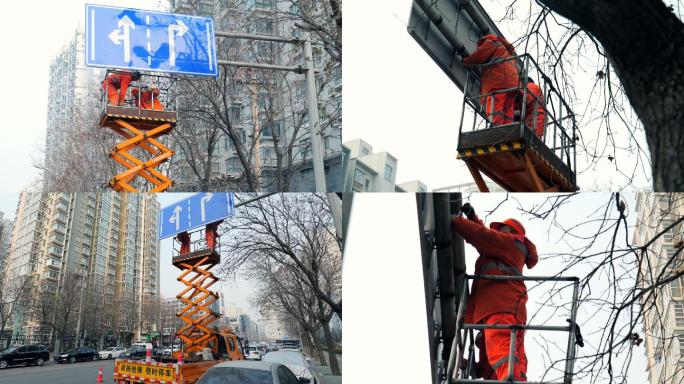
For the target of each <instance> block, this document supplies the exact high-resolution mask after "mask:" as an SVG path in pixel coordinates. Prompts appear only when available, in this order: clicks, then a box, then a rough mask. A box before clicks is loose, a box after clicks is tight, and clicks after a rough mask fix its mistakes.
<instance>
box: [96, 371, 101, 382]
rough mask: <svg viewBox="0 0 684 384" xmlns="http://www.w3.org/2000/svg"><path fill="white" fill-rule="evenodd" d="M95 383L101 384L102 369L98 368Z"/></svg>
mask: <svg viewBox="0 0 684 384" xmlns="http://www.w3.org/2000/svg"><path fill="white" fill-rule="evenodd" d="M97 382H98V383H101V382H102V368H100V369H99V370H98V371H97Z"/></svg>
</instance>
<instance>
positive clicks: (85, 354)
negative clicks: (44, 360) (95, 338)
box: [54, 347, 100, 364]
mask: <svg viewBox="0 0 684 384" xmlns="http://www.w3.org/2000/svg"><path fill="white" fill-rule="evenodd" d="M99 358H100V354H99V353H97V351H96V350H94V349H92V348H86V347H82V348H74V349H72V350H69V351H67V352H64V353H60V354H55V357H54V359H55V361H56V362H58V363H60V364H61V363H65V362H68V363H75V362H77V361H86V360H87V361H95V360H98V359H99Z"/></svg>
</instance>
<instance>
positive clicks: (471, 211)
mask: <svg viewBox="0 0 684 384" xmlns="http://www.w3.org/2000/svg"><path fill="white" fill-rule="evenodd" d="M461 213H463V214H464V215H465V216H466V217H467V218H468V220H471V221H475V220H476V219H477V214H476V213H475V208H473V206H472V205H470V203H465V204H463V206H462V207H461Z"/></svg>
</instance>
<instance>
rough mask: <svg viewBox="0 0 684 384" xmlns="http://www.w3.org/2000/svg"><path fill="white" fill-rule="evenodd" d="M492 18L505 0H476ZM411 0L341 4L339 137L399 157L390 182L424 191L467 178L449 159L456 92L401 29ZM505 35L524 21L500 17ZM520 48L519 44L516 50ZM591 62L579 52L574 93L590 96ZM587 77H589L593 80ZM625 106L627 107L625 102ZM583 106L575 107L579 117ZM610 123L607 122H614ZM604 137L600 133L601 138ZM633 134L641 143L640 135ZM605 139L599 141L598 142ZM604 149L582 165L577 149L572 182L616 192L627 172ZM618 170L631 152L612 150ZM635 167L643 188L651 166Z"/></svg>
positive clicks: (524, 5) (589, 129)
mask: <svg viewBox="0 0 684 384" xmlns="http://www.w3.org/2000/svg"><path fill="white" fill-rule="evenodd" d="M531 2H532V0H523V1H520V0H519V1H517V2H516V6H517V8H516V9H520V10H522V11H521V12H524V11H526V10H528V8H529V4H530V3H531ZM480 3H481V4H482V5H483V7H484V8H485V10H486V11H487V12H489V13H490V15H491V16H492V18H493V19H494V20H497V19H498V18H499V17H500V16H501V15H502V11H503V10H504V7H503V5H504V4H510V3H512V1H511V0H481V1H480ZM410 10H411V0H374V1H348V2H346V3H345V5H344V18H345V21H346V22H347V26H348V27H347V28H345V30H344V45H345V53H344V67H343V78H344V127H343V141H350V140H354V139H359V138H360V139H363V140H365V141H367V142H368V143H369V144H370V145H372V146H373V150H374V151H378V152H379V151H388V152H390V153H391V154H392V155H394V156H395V157H396V158H397V159H398V160H399V164H398V169H397V183H401V182H404V181H408V180H414V179H420V180H422V181H423V182H425V183H426V184H427V186H428V188H429V189H430V190H432V189H434V188H439V187H445V186H449V185H454V184H461V183H467V182H472V181H473V180H472V177H471V176H470V173H469V172H468V170H467V168H466V167H465V164H464V163H463V162H462V161H460V160H456V145H457V139H458V123H459V119H460V114H461V105H462V102H463V94H462V93H461V91H460V90H459V89H458V88H457V87H456V85H454V84H453V83H452V82H451V80H450V79H449V78H448V77H447V76H446V75H445V74H444V73H443V72H442V70H441V69H440V68H439V67H438V66H437V64H435V63H434V62H433V61H432V59H430V57H429V56H428V55H427V53H426V52H425V51H423V49H422V48H421V47H420V46H419V45H418V44H417V43H416V42H415V40H413V38H412V37H411V36H410V35H409V34H408V32H407V31H406V26H407V23H408V18H409V13H410ZM499 28H500V29H501V31H502V33H503V34H504V35H506V36H507V37H508V38H509V40H511V41H512V40H513V39H514V38H516V37H519V36H520V35H521V33H522V31H524V30H526V28H527V26H524V25H521V24H520V23H519V22H515V21H513V22H509V23H501V24H500V25H499ZM519 50H520V49H519ZM597 62H598V60H592V58H591V57H589V58H585V60H584V62H582V68H581V69H580V68H573V70H574V71H576V78H575V82H576V89H577V97H578V99H579V100H580V101H581V102H582V103H586V102H587V100H589V90H590V89H591V87H592V85H593V81H594V80H595V74H596V72H597V70H598V68H599V67H597V66H596V63H597ZM592 76H594V78H592ZM626 108H627V110H630V107H629V106H628V105H627V106H626ZM582 112H583V111H582V110H576V111H575V113H577V114H579V115H580V116H581V114H582ZM616 120H617V119H614V120H613V121H612V124H613V125H614V127H619V124H617V122H616ZM579 129H580V130H581V131H582V132H583V134H584V137H585V140H586V141H587V142H589V143H590V145H593V144H592V140H594V138H595V137H596V136H601V135H604V134H605V128H604V129H603V130H602V131H601V132H602V133H601V135H599V134H598V133H597V132H598V131H599V128H598V125H597V124H596V123H592V124H586V123H582V125H581V126H580V127H579ZM603 137H604V136H603ZM627 137H628V135H627V130H626V129H624V128H620V129H617V130H616V131H615V132H614V135H613V138H614V139H615V140H616V142H617V146H618V147H619V146H624V147H626V146H627V144H626V142H627V141H626V138H627ZM636 139H637V140H639V142H640V143H641V144H642V145H644V146H645V143H646V141H645V137H644V136H643V134H639V133H637V135H636ZM603 140H605V137H604V139H603ZM603 142H605V141H603ZM608 154H609V153H604V154H603V158H602V159H600V160H599V161H598V163H597V164H598V165H592V166H589V165H588V163H587V161H586V157H585V156H584V155H582V153H581V151H580V150H578V155H577V162H578V170H580V171H582V172H581V173H580V174H578V184H579V185H580V188H581V190H584V191H587V190H599V191H600V190H616V189H619V188H622V187H624V186H625V184H626V182H627V178H626V177H624V176H623V175H620V174H619V173H618V172H616V170H615V168H614V163H613V162H611V161H609V160H608V159H607V156H608ZM616 157H617V159H618V160H616V161H620V164H621V169H622V170H623V171H625V172H631V169H632V168H633V165H634V161H635V160H634V158H633V157H632V156H629V155H628V154H627V153H625V152H618V155H617V156H616ZM646 168H647V170H646V172H643V171H642V170H641V169H640V170H639V172H638V174H637V176H636V177H635V179H634V181H633V184H632V188H638V189H643V188H650V181H649V180H648V179H647V177H650V168H648V167H646Z"/></svg>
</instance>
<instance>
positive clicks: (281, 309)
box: [245, 258, 340, 375]
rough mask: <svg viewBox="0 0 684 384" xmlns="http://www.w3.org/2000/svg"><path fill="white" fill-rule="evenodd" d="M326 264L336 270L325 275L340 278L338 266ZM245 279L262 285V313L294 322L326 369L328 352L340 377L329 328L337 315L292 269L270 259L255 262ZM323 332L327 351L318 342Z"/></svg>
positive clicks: (257, 299) (259, 300)
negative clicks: (326, 353)
mask: <svg viewBox="0 0 684 384" xmlns="http://www.w3.org/2000/svg"><path fill="white" fill-rule="evenodd" d="M326 264H328V267H332V268H331V270H328V271H326V272H327V273H323V275H324V276H325V275H328V276H330V275H339V272H340V271H339V269H338V268H335V266H336V263H326ZM326 269H328V268H326ZM245 275H246V276H248V277H249V279H250V280H252V281H254V282H256V283H257V284H258V287H259V289H258V292H257V294H256V297H255V298H254V304H255V305H256V307H257V308H259V310H260V312H262V314H263V313H266V314H270V315H271V316H274V315H275V316H278V315H280V317H281V318H285V319H287V318H292V319H294V320H295V321H296V322H297V324H298V325H299V330H300V332H301V331H303V335H302V337H303V340H302V342H303V343H304V345H310V346H311V347H312V348H311V351H310V353H311V354H312V355H313V354H315V355H316V356H317V358H318V360H319V361H320V362H321V363H322V364H323V365H326V359H325V357H324V355H323V349H325V350H327V352H328V360H329V361H330V367H331V369H332V372H333V374H335V375H339V374H340V368H339V364H338V362H337V357H336V343H335V341H334V338H333V335H332V331H331V330H330V325H329V324H330V320H331V318H332V315H333V313H334V312H333V311H332V309H331V308H330V307H329V306H327V305H325V303H323V301H322V300H321V299H320V297H318V296H317V295H316V294H315V293H314V292H313V291H312V290H311V289H310V288H309V287H308V285H307V283H306V282H304V281H302V280H301V278H300V277H299V276H298V275H297V273H296V271H295V270H293V269H292V267H291V266H284V265H282V264H281V263H279V262H276V261H274V260H272V259H270V258H263V259H255V260H254V261H252V262H249V263H248V265H247V266H246V268H245ZM330 277H332V276H330ZM327 281H328V290H330V291H332V290H334V289H335V287H334V284H330V282H332V280H331V279H328V280H327ZM319 331H321V332H322V333H323V336H324V342H325V348H323V347H322V346H321V345H320V342H319V340H318V332H319Z"/></svg>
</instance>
